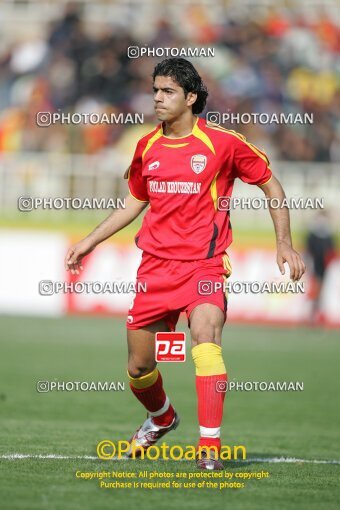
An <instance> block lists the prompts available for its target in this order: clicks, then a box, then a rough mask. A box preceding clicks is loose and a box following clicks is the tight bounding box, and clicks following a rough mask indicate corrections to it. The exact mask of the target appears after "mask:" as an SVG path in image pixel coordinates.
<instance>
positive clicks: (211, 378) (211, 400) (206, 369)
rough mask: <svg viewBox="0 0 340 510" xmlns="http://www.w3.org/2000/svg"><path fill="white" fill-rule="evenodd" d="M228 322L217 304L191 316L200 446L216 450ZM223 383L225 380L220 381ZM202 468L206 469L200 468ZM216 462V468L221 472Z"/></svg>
mask: <svg viewBox="0 0 340 510" xmlns="http://www.w3.org/2000/svg"><path fill="white" fill-rule="evenodd" d="M224 321H225V315H224V313H223V311H222V310H221V309H220V308H219V307H218V306H216V305H213V304H210V303H203V304H200V305H198V306H196V308H194V309H193V311H192V312H191V314H190V332H191V339H192V357H193V360H194V363H195V367H196V391H197V399H198V421H199V426H200V439H199V444H198V446H199V447H201V449H203V448H204V447H209V448H212V449H213V450H214V449H216V451H217V452H218V451H219V450H220V447H221V440H220V427H221V423H222V418H223V403H224V397H225V393H224V392H218V391H217V390H216V386H217V383H219V387H221V386H223V383H224V384H225V383H226V381H227V373H226V368H225V365H224V361H223V358H222V347H221V337H222V329H223V325H224ZM220 381H223V383H222V382H220ZM199 467H205V466H204V465H201V466H199ZM222 468H223V465H222V464H220V463H215V465H214V467H213V469H222Z"/></svg>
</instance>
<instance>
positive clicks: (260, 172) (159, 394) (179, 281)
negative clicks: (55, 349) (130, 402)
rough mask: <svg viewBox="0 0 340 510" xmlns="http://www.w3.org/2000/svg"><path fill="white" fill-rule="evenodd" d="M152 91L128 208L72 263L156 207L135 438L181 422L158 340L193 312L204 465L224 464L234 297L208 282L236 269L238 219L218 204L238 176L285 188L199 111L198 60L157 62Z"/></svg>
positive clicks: (255, 155) (135, 356)
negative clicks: (225, 338) (227, 350)
mask: <svg viewBox="0 0 340 510" xmlns="http://www.w3.org/2000/svg"><path fill="white" fill-rule="evenodd" d="M153 91H154V106H155V112H156V115H157V117H158V119H159V120H160V121H161V122H160V123H159V124H158V125H157V127H156V128H155V129H153V130H152V131H151V132H150V133H148V134H147V135H145V136H143V137H142V138H141V139H140V140H139V142H138V144H137V147H136V150H135V154H134V157H133V160H132V163H131V166H130V167H129V170H128V175H127V178H128V185H129V190H130V194H129V195H128V196H127V197H126V208H125V209H124V210H117V211H114V212H113V213H112V214H111V215H110V216H109V217H108V218H107V219H106V220H104V222H103V223H101V224H100V225H99V226H98V227H97V228H96V229H95V230H94V231H93V232H91V233H90V234H89V235H88V236H87V237H86V238H85V239H83V240H82V241H80V242H79V243H77V244H75V245H74V246H73V247H71V248H70V250H69V251H68V253H67V255H66V259H65V266H66V268H67V269H69V270H71V272H72V273H73V274H79V270H80V269H82V266H81V261H82V258H83V257H84V256H85V255H87V254H88V253H89V252H91V251H92V250H93V249H94V248H95V247H96V246H97V245H98V244H99V243H101V242H102V241H104V240H105V239H107V238H108V237H110V236H112V235H113V234H115V233H116V232H118V231H119V230H121V229H122V228H124V227H125V226H126V225H128V224H129V223H131V221H133V220H134V219H135V218H136V217H137V216H138V215H139V214H140V213H141V212H142V211H143V209H145V208H146V207H148V210H147V212H146V214H145V217H144V220H143V224H142V227H141V229H140V231H139V232H138V234H137V236H136V244H137V246H138V247H139V248H140V249H141V250H143V256H142V261H141V264H140V266H139V269H138V273H137V282H143V283H146V287H147V291H146V292H138V293H137V294H136V297H135V299H134V302H133V304H132V306H131V308H130V311H129V315H128V318H127V341H128V351H129V359H128V375H129V379H130V387H131V390H132V392H133V393H134V395H135V396H136V398H137V399H138V400H139V401H140V402H141V404H142V405H143V406H144V407H145V409H146V410H147V419H146V421H145V422H144V423H143V425H142V426H141V427H140V428H139V429H138V430H137V431H136V433H135V434H134V435H133V437H132V440H134V441H135V444H136V445H139V446H140V447H141V448H145V449H147V448H148V447H150V446H151V445H153V444H154V443H155V442H156V441H158V440H159V439H160V438H161V437H162V436H164V434H166V433H168V432H169V431H171V430H172V429H175V428H176V427H177V426H178V424H179V417H178V415H177V413H176V411H175V409H174V408H173V406H172V404H171V403H170V400H169V397H168V396H167V394H166V392H165V390H164V387H163V380H162V376H161V374H160V371H159V370H158V368H157V366H156V362H155V344H154V342H155V340H154V337H155V333H156V332H158V331H173V330H175V327H176V323H177V321H178V317H179V314H180V312H181V311H185V313H186V315H187V318H188V325H189V327H190V333H191V342H192V357H193V361H194V364H195V368H196V391H197V400H198V422H199V429H200V438H199V441H198V451H200V453H201V454H200V455H198V458H197V466H198V467H199V468H201V469H223V465H222V463H221V461H220V459H219V451H220V447H221V439H220V427H221V422H222V415H223V402H224V396H225V394H224V393H223V392H218V391H216V383H217V381H227V373H226V368H225V365H224V361H223V357H222V347H221V336H222V328H223V325H224V322H225V319H226V308H227V302H226V296H225V294H224V292H223V289H221V288H220V289H219V290H218V291H216V292H213V291H212V292H210V293H209V289H207V288H206V287H204V286H203V284H200V282H202V281H204V282H211V283H209V285H211V289H212V290H214V284H216V283H217V282H219V283H221V282H224V281H225V278H227V277H228V276H229V275H230V273H231V266H230V262H229V258H228V255H227V253H226V249H227V248H228V246H229V245H230V243H231V241H232V231H231V225H230V220H229V214H228V213H226V212H225V211H222V210H219V208H218V197H220V196H223V197H230V196H231V193H232V188H233V183H234V180H235V179H236V178H237V177H238V178H240V179H241V180H242V181H244V182H246V183H248V184H253V185H256V186H259V187H260V188H261V189H262V190H263V191H264V193H265V195H266V197H267V198H269V199H273V198H275V199H278V200H283V199H284V197H285V194H284V191H283V189H282V187H281V185H280V183H279V182H278V180H277V179H276V178H275V177H274V176H273V175H272V172H271V169H270V166H269V161H268V158H267V157H266V155H265V154H264V153H263V152H262V151H260V150H259V149H258V148H257V147H255V146H254V145H252V144H251V143H249V142H247V140H246V139H245V138H244V137H243V136H242V135H240V134H238V133H236V132H234V131H229V130H227V129H224V128H221V127H219V126H218V125H215V124H209V123H207V122H206V121H205V120H204V119H203V118H199V117H198V116H197V115H198V114H200V113H201V112H202V111H203V109H204V107H205V104H206V99H207V96H208V92H207V89H206V87H205V86H204V84H203V83H202V80H201V77H200V76H199V74H198V73H197V71H196V69H195V68H194V67H193V65H192V64H191V63H190V62H188V61H187V60H185V59H182V58H171V59H166V60H163V61H162V62H161V63H159V64H157V65H156V67H155V69H154V73H153ZM270 214H271V217H272V219H273V222H274V227H275V233H276V241H277V263H278V266H279V268H280V270H281V273H282V274H284V272H285V268H284V263H285V262H287V263H288V266H289V269H290V277H291V279H292V280H293V281H296V280H299V279H300V278H301V276H302V275H303V273H304V271H305V265H304V263H303V261H302V260H301V257H300V255H299V254H298V253H297V252H296V251H295V250H294V249H293V247H292V240H291V233H290V222H289V212H288V210H287V209H286V208H272V209H270ZM219 384H221V383H219ZM222 384H223V383H222ZM199 447H200V448H199Z"/></svg>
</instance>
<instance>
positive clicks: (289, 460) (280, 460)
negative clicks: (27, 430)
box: [0, 453, 340, 464]
mask: <svg viewBox="0 0 340 510" xmlns="http://www.w3.org/2000/svg"><path fill="white" fill-rule="evenodd" d="M0 459H4V460H20V459H43V460H49V459H53V460H100V459H99V458H98V457H96V456H94V455H55V454H46V455H42V454H38V455H31V454H25V453H12V454H8V455H0ZM109 460H132V461H133V460H134V459H126V458H121V459H118V458H116V457H113V458H112V459H109ZM157 460H166V459H157ZM180 460H182V461H184V462H190V461H189V460H186V459H180ZM231 462H234V463H238V462H240V463H243V462H245V463H248V464H251V463H252V462H257V463H261V464H262V463H263V464H298V463H304V464H340V460H319V459H296V458H295V457H250V458H249V459H246V460H241V459H240V460H238V461H231Z"/></svg>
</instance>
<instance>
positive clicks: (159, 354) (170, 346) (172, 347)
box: [155, 331, 185, 362]
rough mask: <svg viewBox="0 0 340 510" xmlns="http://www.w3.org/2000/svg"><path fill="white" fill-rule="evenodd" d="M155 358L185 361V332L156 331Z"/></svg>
mask: <svg viewBox="0 0 340 510" xmlns="http://www.w3.org/2000/svg"><path fill="white" fill-rule="evenodd" d="M155 359H156V361H157V362H160V361H161V362H162V361H179V362H183V361H185V333H176V332H174V331H170V332H166V333H156V355H155Z"/></svg>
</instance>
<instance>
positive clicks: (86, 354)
mask: <svg viewBox="0 0 340 510" xmlns="http://www.w3.org/2000/svg"><path fill="white" fill-rule="evenodd" d="M0 330H1V331H2V333H1V357H0V373H1V381H0V415H1V428H0V437H1V444H0V450H1V451H0V501H1V503H0V506H1V508H2V509H3V510H12V509H25V510H26V509H32V510H39V509H49V510H54V509H55V510H57V509H58V510H59V509H60V510H68V509H70V510H71V509H72V510H78V509H79V510H96V509H98V510H99V509H101V510H106V509H121V508H127V509H130V508H131V509H135V508H138V509H139V510H144V509H151V508H157V509H170V510H171V509H178V508H185V509H195V510H196V509H197V508H198V509H200V510H205V509H210V508H211V507H213V508H224V507H226V506H227V505H228V506H229V504H230V508H233V509H240V510H247V509H265V510H266V509H268V510H269V509H270V510H271V509H308V510H310V509H312V510H313V509H318V510H320V509H333V508H334V509H335V508H338V504H339V493H338V486H339V474H340V465H339V464H331V463H324V464H322V463H321V464H319V463H318V464H317V463H307V462H301V461H298V460H296V459H304V460H310V461H318V460H327V461H331V460H337V461H339V460H340V441H339V438H340V430H339V415H340V408H339V405H338V402H339V391H340V383H339V375H338V373H339V370H338V359H339V353H340V343H339V333H338V332H333V331H323V330H312V329H274V328H266V327H255V326H254V327H252V326H235V325H228V326H227V327H226V328H225V331H224V357H225V361H226V365H227V368H228V373H229V379H230V380H232V379H233V378H235V379H236V380H237V381H302V382H303V383H304V391H302V392H260V391H250V392H246V391H244V392H239V391H238V392H236V391H233V392H230V393H229V394H227V397H226V406H225V418H224V425H223V443H224V444H229V445H239V444H242V445H245V446H246V448H247V457H248V458H247V462H241V461H239V462H225V471H226V472H232V473H233V474H234V476H235V474H236V473H238V472H261V471H265V472H268V473H269V477H268V478H265V479H261V480H256V479H252V480H249V481H246V482H245V487H244V488H242V489H231V488H229V489H221V490H220V489H219V488H206V487H205V488H202V489H201V488H198V487H197V486H196V487H195V488H179V489H139V488H137V489H104V488H102V489H101V488H100V487H99V481H98V480H97V479H93V480H84V479H76V477H75V473H76V471H82V472H99V471H120V472H123V471H124V472H132V471H133V472H136V474H137V477H138V474H140V475H142V472H145V471H146V472H147V473H148V474H149V473H150V472H153V471H158V472H164V471H166V472H170V473H173V474H174V475H173V476H174V477H175V476H180V475H179V473H187V475H188V474H189V473H190V472H197V471H196V468H195V466H194V464H193V463H190V462H175V461H149V460H145V461H115V460H112V461H101V460H99V459H91V458H90V459H85V458H84V457H85V456H90V457H92V456H94V457H95V456H96V445H97V443H98V442H99V441H101V440H103V439H110V440H112V441H118V440H119V439H126V438H129V436H130V434H131V433H132V432H133V431H134V430H135V428H136V427H137V426H138V425H139V424H140V423H141V422H142V421H143V419H144V416H145V413H144V411H143V409H142V408H141V406H140V405H139V404H138V402H137V401H136V400H135V399H134V397H133V396H132V394H131V393H130V391H129V389H128V384H127V378H126V371H125V367H126V354H127V349H126V342H125V327H124V321H123V320H118V319H108V318H89V317H71V318H63V319H42V318H20V317H2V318H1V319H0ZM178 330H186V329H185V328H184V325H183V323H180V324H179V327H178ZM187 357H188V360H187V362H186V363H184V364H162V365H161V366H160V369H161V371H162V374H163V378H164V381H165V388H166V391H167V393H168V394H169V396H170V397H171V400H172V402H173V404H174V406H175V407H176V409H177V411H178V412H179V414H180V416H181V425H180V427H179V428H178V429H177V430H176V431H174V432H172V433H171V434H169V435H168V436H166V438H165V440H166V442H167V443H168V444H169V445H174V444H179V445H182V446H184V445H187V444H195V443H196V440H197V432H198V427H197V421H196V398H195V387H194V368H193V364H192V362H191V359H190V350H189V346H188V356H187ZM39 380H48V381H53V380H58V381H125V383H126V390H125V391H124V392H105V391H101V392H81V391H73V392H67V391H64V392H61V391H59V392H56V391H54V392H50V393H38V392H37V391H36V383H37V381H39ZM16 453H19V454H29V455H32V456H38V455H42V456H44V457H45V456H46V455H49V454H50V455H61V456H64V457H66V458H59V459H56V458H36V457H35V458H25V459H16V458H8V457H7V458H6V456H8V455H12V454H16ZM73 456H78V457H80V458H78V459H70V458H67V457H73ZM280 457H290V458H293V459H295V460H294V461H292V462H291V463H284V462H277V463H273V462H270V463H269V462H268V459H269V460H270V459H273V458H280ZM261 459H263V461H261ZM184 476H185V475H184ZM137 480H138V478H137ZM139 480H142V476H141V477H140V478H139ZM234 480H235V479H234ZM110 481H112V480H110ZM125 481H126V480H125ZM144 481H145V480H144ZM149 481H150V480H149ZM153 481H164V480H160V479H156V480H155V479H154V480H153ZM178 481H179V482H180V481H182V482H183V481H184V480H183V479H182V480H181V479H178ZM187 481H188V480H187ZM199 481H201V480H196V483H197V482H199ZM240 481H241V482H242V480H240Z"/></svg>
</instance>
